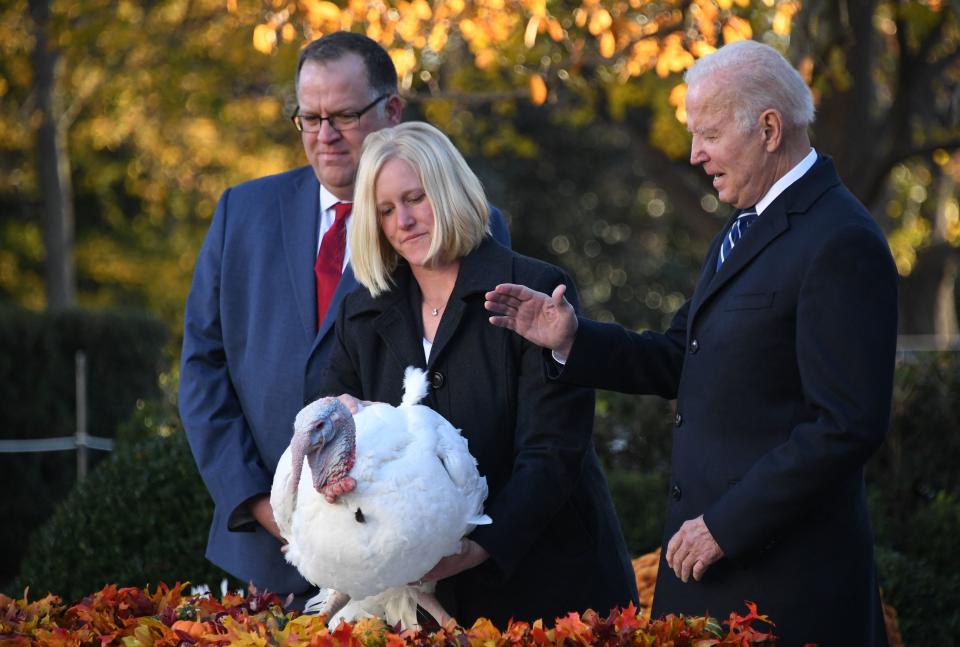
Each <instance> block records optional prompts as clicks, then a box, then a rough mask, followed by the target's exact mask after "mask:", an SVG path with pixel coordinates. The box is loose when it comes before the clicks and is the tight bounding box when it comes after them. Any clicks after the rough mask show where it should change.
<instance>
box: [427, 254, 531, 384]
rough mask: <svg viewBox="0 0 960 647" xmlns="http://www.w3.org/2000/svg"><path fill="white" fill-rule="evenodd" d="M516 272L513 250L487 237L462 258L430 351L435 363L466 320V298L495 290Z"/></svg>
mask: <svg viewBox="0 0 960 647" xmlns="http://www.w3.org/2000/svg"><path fill="white" fill-rule="evenodd" d="M512 275H513V262H512V256H511V252H510V251H509V250H508V249H506V248H505V247H503V246H502V245H500V244H499V243H497V242H496V241H494V240H493V239H492V238H489V237H487V238H485V239H484V240H483V242H482V243H480V247H478V248H477V249H475V250H474V251H472V252H471V253H469V254H467V255H466V256H465V257H464V258H463V260H461V261H460V271H459V273H458V274H457V282H456V284H455V285H454V286H453V292H452V293H451V294H450V299H449V300H448V301H447V308H446V310H445V311H444V313H443V319H442V320H441V321H440V327H439V328H437V335H436V337H434V339H433V348H432V349H431V351H430V364H431V365H432V364H433V363H434V362H435V361H436V360H437V358H439V357H440V355H441V354H442V353H443V351H444V349H445V348H446V347H447V345H448V344H449V343H450V340H452V339H453V338H454V337H455V336H456V333H457V330H458V329H459V328H460V326H461V324H462V323H463V317H464V315H465V314H466V313H467V299H468V298H469V297H470V296H472V295H474V294H477V293H480V294H483V293H486V292H487V291H488V290H492V289H493V288H494V287H495V286H496V285H497V284H498V283H508V282H510V280H511V277H512Z"/></svg>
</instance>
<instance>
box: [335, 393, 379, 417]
mask: <svg viewBox="0 0 960 647" xmlns="http://www.w3.org/2000/svg"><path fill="white" fill-rule="evenodd" d="M337 400H340V402H342V403H343V404H344V406H345V407H347V408H348V409H350V414H351V415H354V416H355V415H357V414H358V413H360V410H361V409H363V408H364V407H368V406H370V405H371V404H373V403H372V402H370V401H368V400H358V399H357V398H355V397H353V396H352V395H350V394H349V393H342V394H340V395H338V396H337Z"/></svg>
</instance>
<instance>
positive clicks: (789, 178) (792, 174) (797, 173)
mask: <svg viewBox="0 0 960 647" xmlns="http://www.w3.org/2000/svg"><path fill="white" fill-rule="evenodd" d="M816 161H817V151H816V150H815V149H813V148H811V149H810V152H809V153H807V156H806V157H804V158H803V159H802V160H800V162H799V163H798V164H797V165H796V166H794V167H793V168H792V169H790V170H789V171H787V173H786V175H784V176H783V177H782V178H780V179H779V180H777V181H776V182H774V183H773V186H772V187H770V189H769V190H768V191H767V192H766V193H765V194H764V196H763V197H762V198H761V199H760V201H759V202H758V203H757V206H756V210H757V214H761V213H763V210H764V209H766V208H767V207H769V206H770V203H771V202H773V201H774V200H776V199H777V197H779V195H780V194H781V193H783V192H784V191H786V190H787V187H789V186H790V185H791V184H793V183H794V182H796V181H797V180H799V179H800V178H801V177H803V175H804V174H805V173H806V172H807V171H809V170H810V169H811V168H813V165H814V164H815V163H816Z"/></svg>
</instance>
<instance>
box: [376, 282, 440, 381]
mask: <svg viewBox="0 0 960 647" xmlns="http://www.w3.org/2000/svg"><path fill="white" fill-rule="evenodd" d="M394 277H395V278H396V279H397V285H396V286H394V288H393V289H392V290H390V292H389V293H387V294H386V295H383V296H381V297H378V298H377V299H374V300H373V303H374V304H378V303H379V304H382V306H381V307H382V308H383V314H381V315H380V316H379V317H377V318H376V319H375V320H374V322H373V326H374V329H375V330H376V331H377V334H378V335H380V338H381V339H383V341H384V343H385V344H386V345H387V348H389V349H390V350H391V351H392V352H393V354H394V355H395V356H396V357H397V361H398V362H399V363H400V365H401V366H404V367H406V366H417V367H419V368H426V366H427V360H426V358H424V356H423V339H422V338H421V336H420V335H418V334H417V322H416V320H415V318H414V316H413V312H412V311H411V310H410V299H409V294H410V289H411V286H410V281H412V280H413V277H412V275H411V274H410V268H409V267H402V268H401V269H400V270H399V271H397V272H395V273H394Z"/></svg>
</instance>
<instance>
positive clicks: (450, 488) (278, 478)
mask: <svg viewBox="0 0 960 647" xmlns="http://www.w3.org/2000/svg"><path fill="white" fill-rule="evenodd" d="M426 393H427V381H426V376H425V375H424V372H423V371H422V370H419V369H415V368H413V367H411V368H408V369H407V370H406V373H405V376H404V396H403V400H402V402H401V404H400V406H399V407H393V406H391V405H388V404H383V403H374V404H370V405H367V406H364V407H362V409H361V410H360V411H359V412H358V413H357V415H356V416H351V415H350V413H349V410H347V408H346V407H345V406H344V405H343V404H342V403H341V402H340V401H339V400H337V399H336V398H322V399H320V400H317V401H316V402H313V403H311V404H309V405H307V406H306V407H304V408H303V409H302V410H301V411H300V413H298V414H297V417H296V421H295V422H294V435H293V438H292V439H291V442H290V447H288V448H287V450H286V451H285V452H284V454H283V456H281V458H280V462H279V464H278V466H277V471H276V474H275V476H274V480H273V488H272V491H271V495H270V503H271V505H272V507H273V512H274V517H275V519H276V521H277V526H278V527H279V528H280V533H281V534H282V535H283V537H284V539H285V540H286V541H287V542H288V544H287V549H286V559H287V561H288V562H290V563H291V564H293V565H294V566H295V567H296V568H297V569H298V570H299V571H300V573H301V574H302V575H303V576H304V577H305V578H306V579H307V580H308V581H310V582H312V583H313V584H316V585H317V586H322V587H330V588H333V589H336V590H337V591H339V592H341V593H345V594H347V595H349V596H350V597H351V598H352V599H353V600H354V601H355V602H356V601H358V600H360V599H361V598H368V597H370V596H377V597H376V598H375V599H373V600H371V601H370V602H371V604H370V605H368V606H367V609H368V612H370V611H369V609H370V608H373V609H374V610H373V611H372V613H375V614H378V615H387V616H388V617H387V620H388V622H395V621H397V620H398V619H399V620H405V622H404V624H410V623H409V620H410V614H409V610H410V609H409V607H410V592H409V591H407V590H406V589H407V586H406V585H407V583H409V582H413V581H415V580H417V579H418V578H420V577H422V576H423V575H424V574H425V573H426V572H427V571H428V570H430V569H431V568H432V567H433V566H434V565H435V564H436V563H437V562H438V561H440V559H441V558H442V557H444V556H447V555H452V554H454V553H457V552H458V550H459V548H460V541H461V538H462V537H463V536H464V535H466V534H468V533H470V531H472V530H473V528H474V526H475V525H478V524H484V523H491V520H490V518H489V517H487V516H486V515H484V514H483V502H484V500H485V499H486V496H487V482H486V479H485V478H484V477H482V476H480V474H479V472H478V471H477V464H476V460H475V459H474V457H473V456H472V455H471V454H470V452H469V449H468V447H467V441H466V439H465V438H463V437H462V436H461V435H460V433H459V431H458V430H457V429H456V428H454V427H453V425H451V424H450V423H449V422H448V421H447V420H446V419H445V418H443V416H441V415H440V414H438V413H437V412H435V411H433V410H432V409H430V408H429V407H426V406H423V405H420V404H417V403H418V402H419V401H420V400H422V399H423V397H425V395H426ZM354 436H355V447H354V445H353V437H354ZM304 462H306V463H307V464H308V465H309V468H310V469H308V470H304V469H302V466H303V463H304ZM351 478H352V479H353V480H354V481H355V487H354V489H353V491H351V492H347V493H345V494H341V495H340V496H339V498H337V501H336V503H330V502H329V501H328V499H327V498H325V496H324V492H325V491H327V488H330V487H334V488H335V487H336V484H337V483H338V482H340V481H342V480H343V479H351ZM351 485H353V484H352V483H351ZM388 589H396V590H395V591H393V592H390V591H388ZM385 592H386V593H385ZM380 594H383V595H380ZM404 597H406V598H407V600H406V601H403V600H401V598H404ZM351 606H354V605H351ZM360 606H361V607H362V606H363V605H360ZM396 608H403V609H406V610H407V612H406V613H402V614H401V616H402V617H401V618H391V617H389V616H394V615H395V613H396V611H393V612H391V609H396Z"/></svg>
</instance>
